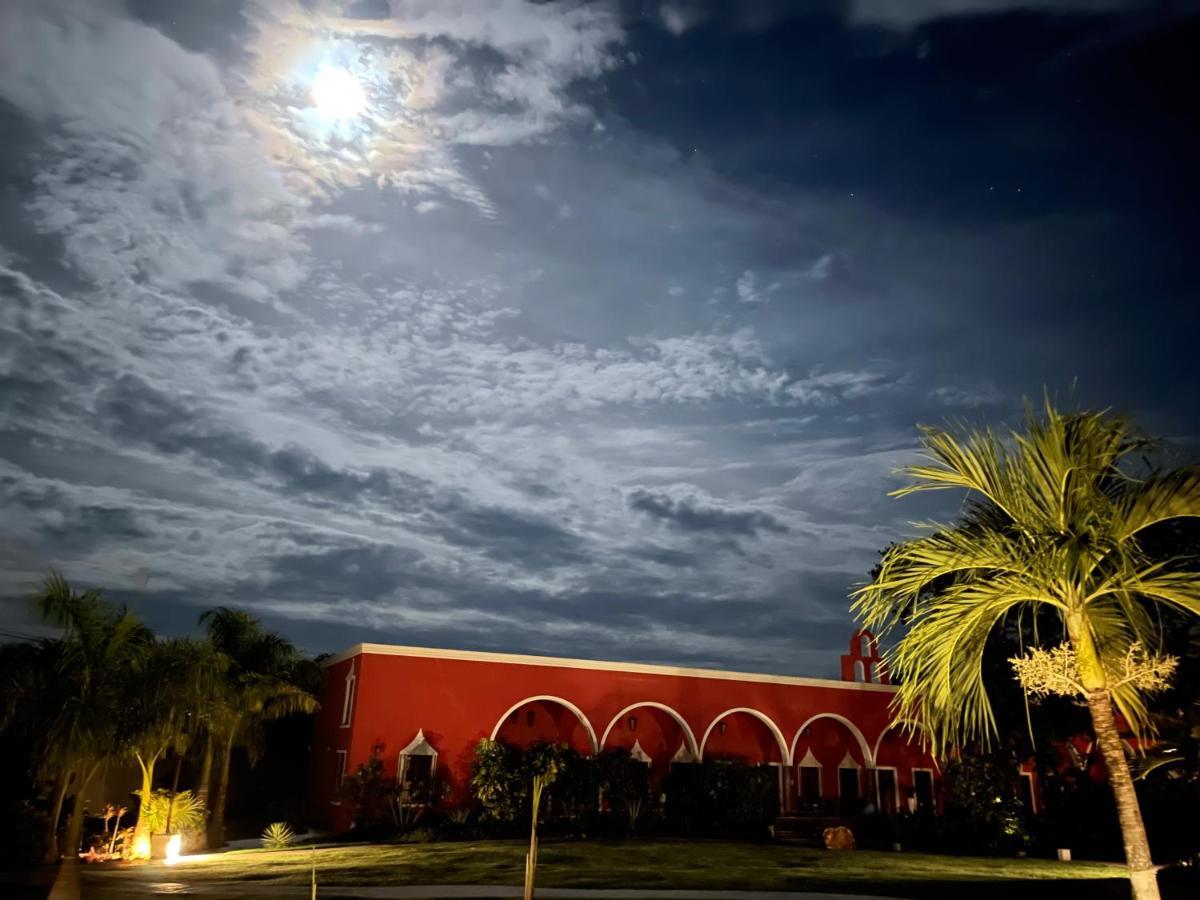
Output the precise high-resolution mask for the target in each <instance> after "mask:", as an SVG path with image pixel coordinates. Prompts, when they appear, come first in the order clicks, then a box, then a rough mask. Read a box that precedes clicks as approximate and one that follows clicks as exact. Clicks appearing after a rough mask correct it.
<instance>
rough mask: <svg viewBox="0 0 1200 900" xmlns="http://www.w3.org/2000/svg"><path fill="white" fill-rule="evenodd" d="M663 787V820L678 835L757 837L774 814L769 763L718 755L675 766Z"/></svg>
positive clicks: (775, 781) (773, 773) (773, 774)
mask: <svg viewBox="0 0 1200 900" xmlns="http://www.w3.org/2000/svg"><path fill="white" fill-rule="evenodd" d="M663 791H664V793H665V794H666V797H667V802H666V817H667V822H668V825H669V826H670V827H671V828H672V830H674V831H676V832H678V833H680V834H684V835H695V836H711V837H733V838H742V839H749V840H762V839H764V838H766V837H767V835H768V834H769V832H768V831H767V828H768V826H769V825H771V823H773V822H774V821H775V819H776V818H777V817H778V816H779V772H778V770H777V769H776V768H775V767H774V766H750V765H745V764H743V763H737V762H726V761H723V760H722V761H718V760H706V761H705V762H703V763H698V764H692V765H686V766H675V767H673V768H672V770H671V773H670V775H668V776H667V778H666V780H665V781H664V782H663Z"/></svg>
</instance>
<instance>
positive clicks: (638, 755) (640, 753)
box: [629, 739, 654, 765]
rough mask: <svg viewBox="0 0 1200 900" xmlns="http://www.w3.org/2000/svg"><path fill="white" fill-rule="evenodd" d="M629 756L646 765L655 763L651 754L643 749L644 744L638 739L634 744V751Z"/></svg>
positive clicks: (631, 750)
mask: <svg viewBox="0 0 1200 900" xmlns="http://www.w3.org/2000/svg"><path fill="white" fill-rule="evenodd" d="M629 755H630V756H631V757H633V758H634V759H636V760H637V761H638V762H640V763H645V764H646V765H651V764H652V763H653V762H654V759H653V758H652V757H651V756H650V754H649V753H647V752H646V751H645V750H643V749H642V742H641V741H639V740H636V739H635V740H634V742H633V747H632V749H630V751H629Z"/></svg>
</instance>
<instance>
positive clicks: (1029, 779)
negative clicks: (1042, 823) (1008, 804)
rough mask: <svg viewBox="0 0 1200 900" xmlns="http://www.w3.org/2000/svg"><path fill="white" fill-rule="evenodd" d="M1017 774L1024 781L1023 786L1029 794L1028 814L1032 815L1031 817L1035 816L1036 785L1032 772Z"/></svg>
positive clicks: (1036, 802)
mask: <svg viewBox="0 0 1200 900" xmlns="http://www.w3.org/2000/svg"><path fill="white" fill-rule="evenodd" d="M1018 774H1020V776H1021V778H1022V779H1024V783H1025V786H1026V787H1027V788H1028V790H1029V794H1028V797H1029V812H1030V813H1032V814H1033V815H1037V811H1038V796H1037V784H1036V783H1035V782H1034V780H1033V773H1032V772H1020V773H1018ZM1021 799H1022V800H1024V799H1025V797H1021Z"/></svg>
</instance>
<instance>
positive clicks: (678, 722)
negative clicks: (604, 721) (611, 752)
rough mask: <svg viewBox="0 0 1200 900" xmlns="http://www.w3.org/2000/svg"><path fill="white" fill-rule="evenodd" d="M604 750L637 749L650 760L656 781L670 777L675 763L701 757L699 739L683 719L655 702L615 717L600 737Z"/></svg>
mask: <svg viewBox="0 0 1200 900" xmlns="http://www.w3.org/2000/svg"><path fill="white" fill-rule="evenodd" d="M600 747H601V749H610V748H615V747H621V748H624V749H626V750H629V751H630V752H631V753H633V752H634V748H635V747H636V748H637V749H638V750H639V751H640V752H641V754H642V756H643V757H648V758H649V764H650V776H651V778H652V779H653V780H654V781H658V780H659V779H661V778H663V777H664V776H666V774H667V773H668V772H669V771H670V769H671V764H672V762H673V761H675V760H677V759H686V760H689V761H694V760H696V759H697V758H698V757H699V755H700V754H699V748H698V747H697V746H696V736H695V734H693V733H692V729H691V726H689V725H688V723H687V721H686V720H685V719H684V718H683V716H681V715H680V714H679V713H678V712H676V711H675V710H673V709H672V708H671V707H669V706H667V705H665V704H663V703H657V702H655V701H652V700H646V701H642V702H640V703H631V704H630V705H629V706H626V707H625V708H624V709H622V710H621V711H620V712H618V713H617V714H616V715H615V716H613V717H612V720H611V721H609V723H608V727H607V728H605V729H604V734H603V735H602V736H601V737H600ZM681 751H682V752H681ZM634 755H635V756H636V755H637V754H636V753H635V754H634ZM639 758H641V757H639Z"/></svg>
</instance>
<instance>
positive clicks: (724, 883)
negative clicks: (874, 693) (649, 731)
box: [85, 840, 1128, 900]
mask: <svg viewBox="0 0 1200 900" xmlns="http://www.w3.org/2000/svg"><path fill="white" fill-rule="evenodd" d="M525 849H526V847H525V844H524V843H523V842H519V841H480V842H469V843H468V842H464V843H435V844H364V845H335V846H328V847H322V848H319V849H318V850H317V852H316V859H317V878H318V881H319V883H321V884H325V885H338V886H365V885H405V884H487V885H492V884H505V885H519V884H520V883H521V875H522V867H523V860H524V853H525ZM312 859H313V852H312V849H311V848H310V847H297V848H292V849H288V850H239V851H231V852H228V853H220V854H213V855H209V856H204V857H191V858H184V859H183V860H181V861H180V862H179V863H178V864H177V865H176V866H175V867H174V868H173V869H171V870H164V869H162V868H161V867H160V866H158V865H151V866H140V867H139V866H114V867H103V868H102V867H99V866H97V867H89V871H88V872H87V874H86V876H85V877H86V878H87V880H88V881H89V882H91V883H92V884H94V885H96V886H97V887H101V888H104V889H107V890H109V891H111V890H115V889H118V888H119V885H120V884H121V883H122V882H123V881H124V880H125V879H140V880H146V879H151V880H155V881H161V880H164V879H168V880H170V881H174V882H183V883H187V884H189V885H192V884H195V885H197V886H200V885H202V884H203V883H205V882H232V881H236V882H239V883H240V886H241V890H240V891H239V894H238V896H245V895H246V893H250V894H252V893H253V885H254V884H307V883H308V882H309V873H310V867H311V865H312ZM168 871H169V873H170V874H169V875H168V874H167V872H168ZM1122 876H1123V870H1122V869H1121V868H1119V867H1116V866H1112V865H1108V864H1104V863H1087V862H1072V863H1060V862H1056V861H1051V860H1034V859H992V858H977V857H956V856H935V855H930V854H919V853H879V852H869V851H854V852H834V851H826V850H811V849H807V848H801V847H785V846H774V845H756V844H743V843H734V842H728V841H684V840H645V841H628V842H622V841H587V842H584V841H578V842H565V841H564V842H546V843H544V844H543V845H542V847H541V849H540V852H539V861H538V884H539V885H541V886H543V887H577V888H645V889H654V888H675V889H689V888H691V889H703V890H730V889H744V890H793V891H795V890H800V891H804V890H812V891H817V890H832V891H841V892H847V893H853V892H856V891H857V892H860V893H879V894H891V895H892V896H907V897H922V898H927V897H936V898H941V897H946V898H949V897H962V896H969V897H971V898H972V900H983V898H988V897H996V898H999V897H1006V898H1007V897H1014V896H1020V897H1021V898H1022V900H1035V898H1037V897H1051V896H1053V897H1054V898H1056V900H1063V898H1068V897H1075V896H1078V897H1084V896H1087V897H1110V896H1111V897H1124V896H1128V891H1127V888H1126V884H1125V882H1124V881H1123V880H1122ZM215 886H216V885H213V887H215Z"/></svg>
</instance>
